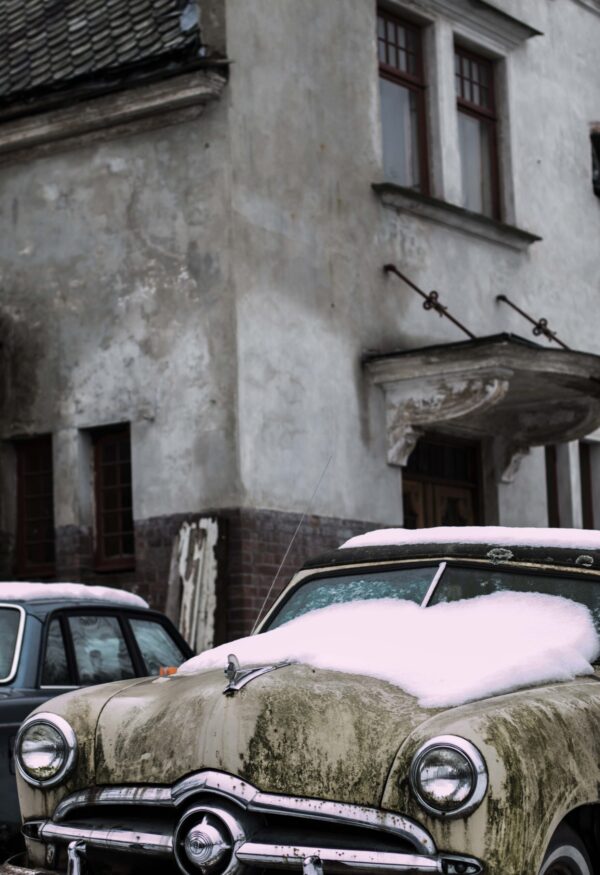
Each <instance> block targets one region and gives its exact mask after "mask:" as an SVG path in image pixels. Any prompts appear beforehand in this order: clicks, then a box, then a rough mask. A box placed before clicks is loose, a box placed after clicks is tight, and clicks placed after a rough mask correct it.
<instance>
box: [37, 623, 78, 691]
mask: <svg viewBox="0 0 600 875" xmlns="http://www.w3.org/2000/svg"><path fill="white" fill-rule="evenodd" d="M72 683H73V681H72V679H71V676H70V674H69V665H68V663H67V653H66V650H65V642H64V638H63V633H62V629H61V627H60V621H59V620H57V619H54V620H52V621H51V623H50V628H49V629H48V638H47V639H46V652H45V654H44V666H43V668H42V686H43V687H68V686H70V685H71V684H72Z"/></svg>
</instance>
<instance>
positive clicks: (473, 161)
mask: <svg viewBox="0 0 600 875" xmlns="http://www.w3.org/2000/svg"><path fill="white" fill-rule="evenodd" d="M458 134H459V138H460V161H461V167H462V178H463V198H464V206H465V207H466V208H467V209H468V210H473V212H475V213H483V215H485V216H492V215H493V212H494V211H493V197H492V166H491V140H490V128H489V124H488V123H487V122H486V121H483V120H482V119H478V118H475V117H474V116H472V115H467V114H466V113H464V112H459V114H458Z"/></svg>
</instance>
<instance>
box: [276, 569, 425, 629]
mask: <svg viewBox="0 0 600 875" xmlns="http://www.w3.org/2000/svg"><path fill="white" fill-rule="evenodd" d="M437 570H438V565H437V564H436V565H427V566H420V567H412V568H396V569H391V570H389V571H368V572H363V571H361V572H358V571H356V572H354V573H353V574H343V575H337V576H335V577H317V578H314V577H313V578H312V579H311V580H307V581H306V583H302V584H300V586H299V587H298V589H296V590H294V592H292V594H291V595H290V597H289V598H288V599H287V601H286V602H284V604H283V605H282V606H281V608H280V609H279V611H278V613H277V614H276V615H275V616H274V617H273V618H272V619H271V620H270V621H269V623H268V626H267V627H265V630H263V631H266V629H267V628H268V629H275V628H276V627H277V626H282V625H283V624H284V623H288V622H289V621H290V620H294V619H295V618H296V617H301V616H302V615H303V614H307V613H308V612H309V611H316V610H317V609H318V608H326V607H327V606H328V605H334V604H341V603H342V602H355V601H364V600H365V599H405V600H407V601H411V602H417V604H421V602H422V601H423V599H424V598H425V595H426V593H427V590H428V589H429V586H430V584H431V582H432V580H433V578H434V577H435V574H436V572H437Z"/></svg>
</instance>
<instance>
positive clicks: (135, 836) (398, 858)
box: [0, 821, 483, 875]
mask: <svg viewBox="0 0 600 875" xmlns="http://www.w3.org/2000/svg"><path fill="white" fill-rule="evenodd" d="M35 826H36V829H35V832H36V833H37V835H36V838H38V839H39V840H41V841H44V842H52V843H54V842H61V843H67V844H68V850H69V853H68V857H69V867H68V870H67V875H82V873H83V872H84V871H85V866H84V865H82V862H83V861H84V859H85V851H86V848H88V847H90V848H95V849H100V850H113V851H120V852H121V853H123V852H125V853H136V854H146V855H152V856H159V857H165V858H172V855H173V839H172V837H171V836H165V835H160V834H156V833H145V832H143V833H142V832H132V831H130V830H118V829H108V830H102V829H86V828H77V827H74V826H69V827H65V826H61V825H60V824H56V823H52V822H51V821H45V822H42V823H37V824H36V825H35ZM31 827H32V824H29V830H28V834H29V835H31V836H33V833H34V830H32V829H31ZM235 856H236V857H237V859H238V861H239V863H242V864H245V865H246V866H252V867H256V868H261V869H271V868H272V869H290V870H295V871H298V872H300V871H301V872H302V873H303V875H325V873H329V872H331V873H341V872H343V873H346V875H351V873H363V872H365V871H368V872H371V873H376V875H386V873H393V872H405V873H418V872H425V873H433V872H440V873H444V875H479V873H481V872H483V866H482V865H481V863H480V862H479V861H478V860H476V859H475V858H473V857H465V856H462V855H455V854H443V853H442V854H433V855H422V854H405V853H396V852H392V851H385V852H384V851H369V850H356V849H345V848H318V847H303V846H298V845H275V844H264V843H257V842H251V841H248V842H243V843H242V844H241V845H240V846H239V847H238V848H237V849H236V851H235ZM22 872H24V873H25V872H27V873H31V872H33V870H30V869H23V870H22ZM0 875H4V868H3V867H2V868H0Z"/></svg>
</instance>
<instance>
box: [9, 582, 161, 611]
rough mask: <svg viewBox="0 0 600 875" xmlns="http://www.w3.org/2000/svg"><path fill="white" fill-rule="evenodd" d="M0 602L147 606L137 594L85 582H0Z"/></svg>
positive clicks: (145, 607)
mask: <svg viewBox="0 0 600 875" xmlns="http://www.w3.org/2000/svg"><path fill="white" fill-rule="evenodd" d="M0 603H5V604H6V603H15V604H19V605H23V606H24V605H28V604H32V603H35V604H38V605H39V604H44V605H48V606H49V605H50V604H52V605H55V606H57V607H59V606H60V607H64V606H66V605H74V606H77V607H79V606H81V605H85V606H86V607H90V606H111V607H119V608H134V609H136V610H147V609H148V603H147V602H146V601H144V599H142V598H141V597H140V596H138V595H135V594H134V593H130V592H126V591H125V590H120V589H114V588H112V587H108V586H87V585H86V584H82V583H28V582H24V581H4V582H0Z"/></svg>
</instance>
